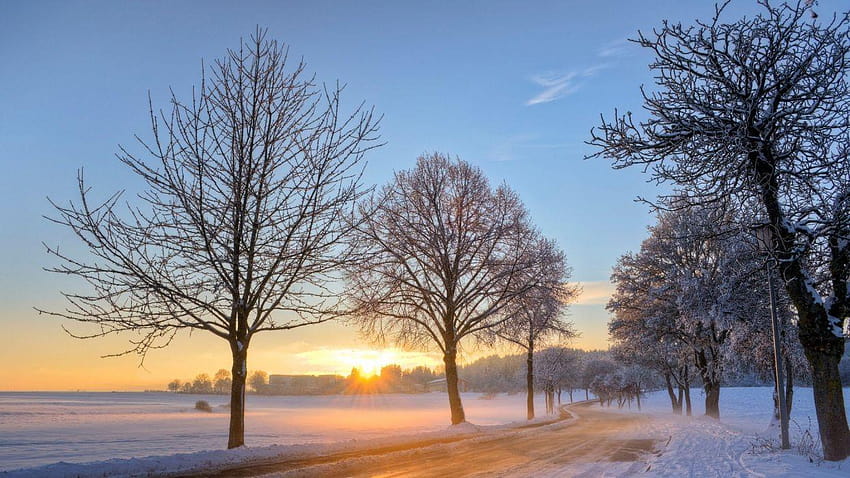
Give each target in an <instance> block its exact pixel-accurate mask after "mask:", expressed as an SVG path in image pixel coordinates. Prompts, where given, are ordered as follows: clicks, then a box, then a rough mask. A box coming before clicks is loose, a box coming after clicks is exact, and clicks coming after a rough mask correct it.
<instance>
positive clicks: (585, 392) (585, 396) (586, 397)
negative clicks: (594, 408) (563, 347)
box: [584, 388, 590, 400]
mask: <svg viewBox="0 0 850 478" xmlns="http://www.w3.org/2000/svg"><path fill="white" fill-rule="evenodd" d="M584 399H585V400H590V396H589V395H588V394H587V389H586V388H585V389H584Z"/></svg>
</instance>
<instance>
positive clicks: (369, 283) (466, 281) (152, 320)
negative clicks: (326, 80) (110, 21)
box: [42, 30, 577, 448]
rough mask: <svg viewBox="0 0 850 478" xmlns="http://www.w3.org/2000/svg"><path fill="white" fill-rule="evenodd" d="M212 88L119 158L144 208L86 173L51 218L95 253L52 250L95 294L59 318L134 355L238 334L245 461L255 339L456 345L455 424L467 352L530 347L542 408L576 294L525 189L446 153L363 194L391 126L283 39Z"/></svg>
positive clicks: (228, 64) (257, 48)
mask: <svg viewBox="0 0 850 478" xmlns="http://www.w3.org/2000/svg"><path fill="white" fill-rule="evenodd" d="M202 73H203V76H202V81H201V84H200V86H199V87H198V88H196V89H195V90H193V95H192V97H191V98H190V99H189V100H188V101H184V100H181V99H179V98H177V97H176V96H174V95H173V94H172V98H171V100H170V105H171V108H170V110H169V111H156V110H155V109H154V108H153V105H152V104H151V108H150V119H151V125H152V136H151V137H150V139H149V140H147V141H143V140H141V139H140V143H141V144H140V149H141V151H142V152H141V153H140V154H137V153H133V152H131V151H130V150H129V149H126V148H123V147H122V148H121V151H120V154H119V155H118V158H119V159H120V160H121V161H122V162H123V163H124V164H125V165H126V166H127V167H128V168H129V169H130V170H131V171H132V172H133V173H135V174H136V175H138V177H140V178H141V179H142V180H143V181H144V183H145V184H146V189H145V190H144V191H142V192H141V193H140V194H139V196H138V201H137V202H136V203H131V202H127V203H125V202H124V201H123V197H122V193H117V194H114V195H112V196H108V197H107V198H106V199H105V200H98V199H97V198H96V197H95V196H94V194H93V192H92V190H91V188H90V187H89V186H88V184H87V183H86V182H85V181H84V178H83V175H82V173H80V174H79V177H78V187H79V198H78V201H77V202H71V203H69V204H67V205H63V204H59V203H53V205H54V206H55V211H56V217H55V218H53V221H54V222H56V223H58V224H60V225H62V226H64V227H66V228H68V229H69V230H70V231H72V232H73V233H74V234H75V235H76V236H77V237H78V238H79V240H80V241H81V242H82V244H83V245H84V246H85V248H86V250H87V254H76V253H70V252H67V251H66V250H60V249H58V248H52V247H48V252H49V253H50V254H52V255H54V256H55V257H56V258H57V259H58V260H59V265H57V266H56V267H55V268H53V269H52V270H53V271H54V272H57V273H60V274H66V275H70V276H73V277H76V278H78V279H81V280H82V281H81V282H82V283H83V284H84V285H85V287H84V290H83V291H81V292H69V293H64V296H65V297H66V298H67V300H68V304H69V306H68V307H67V309H65V310H62V311H42V312H45V313H48V314H51V315H55V316H59V317H62V318H64V319H69V320H72V321H75V322H78V323H80V324H82V326H81V329H79V331H76V332H74V333H73V334H74V335H75V336H77V337H82V338H91V337H102V336H106V335H111V334H116V333H119V334H120V333H126V334H127V335H129V336H131V337H132V338H131V339H130V343H131V347H130V349H129V350H126V351H125V352H124V353H136V354H138V355H139V356H140V357H141V358H142V360H143V359H144V356H145V354H146V353H147V352H148V351H149V350H151V349H156V348H160V347H164V346H167V345H168V344H169V343H170V342H171V341H172V339H173V337H174V336H175V334H177V333H178V332H180V331H184V330H190V331H203V332H205V333H210V334H213V335H214V336H217V337H219V338H221V339H223V340H224V341H225V342H226V343H227V345H228V348H229V351H230V354H231V358H232V366H231V370H230V374H231V377H230V380H231V389H230V405H231V407H230V411H231V416H230V433H229V439H228V447H229V448H233V447H238V446H242V445H243V444H244V414H245V391H246V381H247V378H248V350H249V347H250V344H251V341H252V339H253V337H254V336H255V335H256V334H258V333H262V332H268V331H278V330H290V329H293V328H296V327H303V326H308V325H313V324H318V323H321V322H324V321H327V320H332V319H337V318H342V317H346V318H348V319H349V320H350V321H351V322H353V323H354V324H356V325H357V326H359V327H360V328H361V329H362V331H363V332H364V335H366V336H368V337H370V338H372V339H374V340H376V341H379V342H381V341H384V340H392V341H394V342H396V343H397V344H400V345H403V346H405V347H427V348H430V347H436V348H438V349H439V350H440V352H441V353H442V354H443V362H444V367H445V375H446V381H447V386H448V398H449V404H450V409H451V422H452V423H453V424H457V423H461V422H463V421H464V419H465V416H464V411H463V405H462V403H461V397H460V394H459V390H458V373H457V355H458V352H459V350H460V348H461V346H462V343H465V342H468V341H469V340H472V339H475V340H478V341H481V342H482V343H493V342H495V341H496V340H510V341H512V342H515V343H517V344H520V345H521V346H522V347H523V348H524V349H525V350H527V362H528V370H529V373H528V377H527V384H528V389H529V394H531V392H532V390H533V375H532V372H533V369H534V366H533V354H534V350H535V348H536V347H539V345H540V343H541V341H543V340H544V338H545V337H546V336H547V335H561V336H565V337H566V336H569V335H570V334H571V333H572V332H571V330H570V328H569V326H568V324H567V323H566V322H564V321H563V318H562V312H563V309H564V307H565V305H566V303H567V302H568V301H569V300H570V299H571V298H572V297H574V295H575V294H576V292H577V291H576V289H575V288H572V287H570V286H567V285H565V284H566V283H567V281H568V279H569V275H570V270H569V268H568V267H567V264H566V260H565V258H564V255H563V253H562V252H561V251H560V250H559V249H558V247H557V246H556V245H555V243H554V242H553V241H551V240H549V239H547V238H545V237H543V236H542V235H541V233H540V232H539V231H538V230H537V229H536V228H535V227H534V226H533V225H532V223H531V221H530V219H529V216H528V212H527V211H526V209H525V207H524V206H523V204H522V201H521V200H520V199H519V197H518V196H517V194H516V193H515V192H514V191H512V190H511V189H510V188H509V187H508V186H507V185H504V184H503V185H499V186H496V187H493V186H491V185H490V184H489V182H488V180H487V178H486V177H485V176H484V174H483V173H482V171H481V170H479V169H478V168H476V167H474V166H472V165H470V164H468V163H466V162H463V161H461V160H458V159H451V158H449V157H448V156H446V155H442V154H430V155H426V156H423V157H420V158H419V159H418V160H417V163H416V166H415V167H414V168H413V169H411V170H408V171H400V172H397V173H395V175H394V176H393V178H392V179H391V180H390V181H389V183H388V184H387V185H385V186H384V187H382V188H380V189H378V190H377V191H372V190H370V188H368V187H365V186H364V185H363V183H362V174H363V167H364V164H365V162H364V161H365V159H364V157H365V154H366V153H367V152H368V151H369V150H371V149H373V148H375V147H378V146H379V145H380V143H379V137H378V123H379V118H377V117H375V115H374V114H373V112H372V110H371V109H368V108H365V107H364V106H363V105H362V104H361V105H360V106H358V107H355V108H354V109H353V110H352V111H348V112H343V111H341V94H342V90H343V88H342V87H340V86H339V85H337V86H336V87H329V86H327V85H317V84H316V82H315V81H314V79H313V78H312V77H310V76H308V75H306V74H305V65H304V64H303V63H296V64H294V65H293V64H291V62H290V60H289V58H288V56H287V50H286V48H285V47H283V46H281V45H278V44H277V42H275V41H273V40H267V39H266V33H265V31H262V30H258V31H257V32H256V34H255V35H254V36H253V37H252V38H251V39H250V40H249V41H247V42H243V43H241V44H240V46H239V48H238V49H236V50H229V51H228V52H227V54H226V56H225V57H224V58H222V59H220V60H217V61H215V62H214V63H212V66H211V67H210V68H208V69H205V70H204V71H203V72H202ZM151 103H152V102H151ZM125 204H126V209H125V210H123V211H122V207H123V206H124V205H125ZM340 289H343V292H342V293H340ZM199 386H204V387H205V386H206V385H205V384H204V381H203V380H201V381H200V382H199ZM528 403H529V405H528V407H529V411H528V415H529V417H531V416H533V413H534V412H533V402H532V401H531V397H530V395H529V402H528Z"/></svg>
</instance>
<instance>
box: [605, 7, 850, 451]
mask: <svg viewBox="0 0 850 478" xmlns="http://www.w3.org/2000/svg"><path fill="white" fill-rule="evenodd" d="M759 3H760V11H759V13H758V14H756V15H754V16H749V17H745V18H742V19H737V20H731V21H727V20H725V19H724V15H725V8H724V6H725V4H724V5H723V6H721V7H719V8H718V9H717V13H716V15H715V16H714V17H713V18H712V19H710V20H709V21H707V22H697V23H696V24H695V25H692V26H688V25H682V24H673V23H664V24H662V25H661V27H660V28H658V29H657V30H653V32H652V33H651V34H646V35H645V34H639V36H638V38H637V39H636V40H635V41H636V43H637V44H638V45H640V46H642V47H644V48H646V49H647V50H648V51H649V52H651V53H652V55H653V56H654V61H653V62H652V63H651V64H650V68H651V69H652V71H653V72H654V81H655V85H654V86H653V87H652V88H647V89H643V90H642V95H643V106H644V112H645V114H646V115H645V117H644V118H642V119H641V120H635V119H634V117H633V115H632V114H631V113H626V114H620V113H618V112H615V113H614V118H613V119H612V120H606V119H604V118H603V120H602V122H601V125H600V126H599V128H597V129H595V130H593V132H592V138H591V140H590V144H591V145H592V146H594V147H595V148H597V151H596V153H595V154H594V155H593V156H598V157H606V158H610V159H612V160H613V161H614V167H615V168H626V167H633V166H636V167H640V168H642V169H644V170H647V171H650V172H651V174H652V177H653V178H654V179H655V180H656V181H658V182H667V183H671V184H672V185H673V186H674V189H675V190H676V192H675V194H674V196H672V197H667V198H662V200H661V201H660V206H662V207H663V208H667V209H684V208H696V209H695V210H696V212H695V213H694V214H697V215H709V214H717V215H721V216H723V215H727V214H728V215H730V216H731V217H734V220H736V221H743V224H742V225H743V226H745V227H744V229H747V228H749V227H753V226H766V227H768V228H769V230H770V231H771V232H772V234H771V238H770V241H769V244H768V246H769V249H770V252H771V255H772V257H773V258H774V259H775V264H776V266H775V267H776V268H777V269H778V272H779V276H780V277H781V278H782V285H783V287H784V289H785V293H786V294H787V298H788V301H789V302H790V304H791V305H792V306H793V310H794V313H795V320H794V322H793V327H794V328H795V332H796V336H797V338H798V341H799V343H800V344H801V346H802V348H803V352H804V355H805V357H806V360H807V362H808V364H809V366H810V368H811V373H812V385H813V393H814V401H815V409H816V413H817V419H818V426H819V431H820V439H821V443H822V444H823V452H824V458H825V459H827V460H841V459H843V458H845V457H847V456H848V455H850V428H848V424H847V416H846V411H845V408H844V397H843V392H842V389H841V382H840V380H839V368H838V364H839V361H840V359H841V356H842V355H843V352H844V347H845V340H846V337H845V333H844V322H845V321H846V320H847V318H848V315H850V290H848V287H847V285H848V280H849V279H850V158H848V151H850V142H848V138H850V84H848V72H850V61H848V55H849V54H850V28H848V27H849V26H850V16H848V14H846V13H845V14H841V15H837V16H833V17H832V18H827V19H826V20H819V19H813V18H810V17H811V15H809V13H810V12H809V8H808V5H807V3H811V2H797V3H794V4H791V5H788V4H782V5H779V6H773V5H771V4H770V3H769V2H768V1H767V0H760V1H759ZM730 247H731V246H730ZM727 260H729V259H727V258H724V257H719V258H717V260H716V261H714V263H715V264H716V267H717V270H718V272H719V271H721V270H724V269H725V270H726V271H727V274H732V275H735V274H736V271H734V270H729V268H728V267H726V266H724V262H725V261H727ZM705 272H706V273H712V271H711V270H708V271H705ZM746 280H747V278H745V277H741V278H739V279H736V280H735V281H733V282H738V283H739V284H741V285H742V286H743V283H744V282H746ZM692 281H693V283H695V284H696V283H699V282H705V281H704V280H703V278H702V277H693V278H692ZM708 290H712V289H711V288H710V287H709V289H708ZM720 292H722V291H716V292H709V294H710V295H716V293H720ZM724 302H726V301H725V300H724ZM727 305H730V306H731V305H732V304H727ZM696 306H697V307H698V309H697V310H704V307H702V306H701V305H700V304H696ZM701 323H703V324H704V325H706V326H708V325H710V324H709V323H706V322H705V321H702V322H701ZM717 324H718V325H720V323H719V322H717ZM699 332H700V333H701V336H704V337H705V339H704V342H705V345H704V346H701V349H702V350H704V354H703V355H704V357H700V358H699V360H700V361H702V362H705V363H708V362H712V361H714V360H715V358H716V357H714V356H711V354H712V353H713V352H712V350H715V349H716V347H717V346H718V345H720V344H721V343H725V342H726V341H727V340H729V333H728V332H724V330H722V328H720V327H715V329H714V330H711V331H709V333H710V334H713V337H708V336H707V335H704V333H705V331H704V330H700V331H699ZM712 369H713V367H710V366H707V367H706V368H705V373H706V374H707V375H706V376H705V377H704V380H705V381H707V382H708V383H709V384H711V383H713V382H714V377H712V376H711V374H712V373H713V372H712ZM702 373H703V372H702V371H701V375H702ZM709 387H712V385H709ZM706 391H707V395H708V392H710V393H711V395H712V397H713V396H714V395H715V392H714V390H713V389H712V390H709V389H707V390H706ZM712 400H713V398H712Z"/></svg>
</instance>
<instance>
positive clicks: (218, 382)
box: [166, 369, 268, 395]
mask: <svg viewBox="0 0 850 478" xmlns="http://www.w3.org/2000/svg"><path fill="white" fill-rule="evenodd" d="M267 381H268V374H267V373H266V372H263V371H262V370H257V371H254V372H251V373H249V374H248V379H247V381H246V382H247V384H248V386H250V387H251V389H252V390H253V391H254V393H259V392H260V391H262V389H263V386H264V385H265V384H266V383H267ZM232 387H233V379H232V378H231V375H230V371H228V370H227V369H219V371H218V372H216V373H215V375H214V376H213V377H212V378H210V376H209V375H207V374H205V373H199V374H198V375H197V376H195V378H194V379H192V380H185V381H181V380H180V379H178V378H175V379H174V380H172V381H170V382H168V385H167V386H166V388H167V389H168V391H169V392H180V393H206V394H211V393H215V394H218V395H224V394H228V393H230V389H231V388H232Z"/></svg>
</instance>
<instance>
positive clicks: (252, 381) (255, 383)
mask: <svg viewBox="0 0 850 478" xmlns="http://www.w3.org/2000/svg"><path fill="white" fill-rule="evenodd" d="M268 384H269V374H268V373H266V372H265V371H263V370H255V371H254V372H251V373H250V374H249V375H248V385H250V386H251V390H253V391H254V393H262V392H263V391H264V390H265V389H266V385H268Z"/></svg>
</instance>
